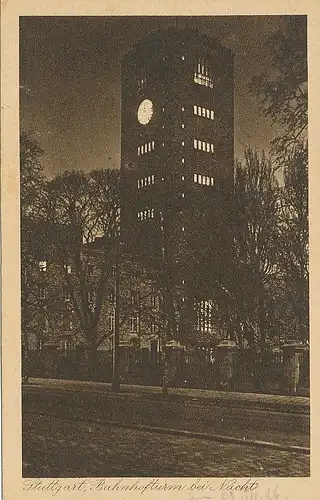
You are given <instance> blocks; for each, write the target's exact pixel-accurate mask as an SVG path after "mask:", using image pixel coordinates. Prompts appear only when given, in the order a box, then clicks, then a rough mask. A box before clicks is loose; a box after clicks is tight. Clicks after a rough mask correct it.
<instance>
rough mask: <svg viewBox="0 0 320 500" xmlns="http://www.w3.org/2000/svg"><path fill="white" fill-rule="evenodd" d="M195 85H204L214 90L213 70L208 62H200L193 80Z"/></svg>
mask: <svg viewBox="0 0 320 500" xmlns="http://www.w3.org/2000/svg"><path fill="white" fill-rule="evenodd" d="M193 80H194V82H195V83H198V84H199V85H204V86H205V87H209V88H213V80H212V77H211V69H210V67H209V64H208V62H207V61H201V60H200V61H198V64H197V66H196V70H195V73H194V78H193Z"/></svg>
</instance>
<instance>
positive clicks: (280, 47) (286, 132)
mask: <svg viewBox="0 0 320 500" xmlns="http://www.w3.org/2000/svg"><path fill="white" fill-rule="evenodd" d="M267 47H268V48H269V53H270V54H271V61H270V71H269V72H268V73H265V74H262V75H260V76H258V77H255V78H254V79H253V81H252V88H253V89H254V91H255V92H258V93H259V95H260V96H261V98H262V106H263V109H264V112H265V114H266V116H268V117H270V118H271V119H272V121H273V123H274V124H275V125H277V126H278V127H279V129H280V130H279V134H278V136H277V137H276V138H275V139H274V140H273V141H272V143H271V146H272V148H271V151H272V152H273V153H274V154H275V158H276V159H277V161H278V164H279V165H280V166H283V162H287V161H288V160H289V159H290V157H291V156H292V155H293V156H294V155H295V147H296V145H297V144H298V143H304V141H305V139H306V135H307V126H308V69H307V22H306V17H302V16H297V17H290V18H288V20H287V24H286V27H285V28H284V29H283V30H279V31H277V32H276V33H274V34H273V35H272V36H271V37H269V39H268V41H267Z"/></svg>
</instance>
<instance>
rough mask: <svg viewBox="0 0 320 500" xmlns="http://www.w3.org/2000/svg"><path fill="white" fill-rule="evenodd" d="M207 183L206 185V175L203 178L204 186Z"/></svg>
mask: <svg viewBox="0 0 320 500" xmlns="http://www.w3.org/2000/svg"><path fill="white" fill-rule="evenodd" d="M205 183H206V176H205V175H203V176H202V184H205Z"/></svg>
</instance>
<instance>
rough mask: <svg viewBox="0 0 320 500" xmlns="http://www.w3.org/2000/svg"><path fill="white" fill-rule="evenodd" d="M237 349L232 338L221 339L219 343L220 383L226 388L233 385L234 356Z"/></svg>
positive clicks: (218, 366) (230, 387) (218, 365)
mask: <svg viewBox="0 0 320 500" xmlns="http://www.w3.org/2000/svg"><path fill="white" fill-rule="evenodd" d="M237 349H238V347H237V345H236V343H235V342H233V341H232V340H221V342H220V343H219V345H217V368H218V383H219V386H220V387H221V388H223V389H225V390H230V389H232V387H233V376H234V357H235V354H236V351H237Z"/></svg>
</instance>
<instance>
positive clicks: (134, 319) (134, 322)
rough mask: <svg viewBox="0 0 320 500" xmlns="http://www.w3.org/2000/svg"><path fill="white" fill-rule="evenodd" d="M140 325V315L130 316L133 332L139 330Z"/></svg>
mask: <svg viewBox="0 0 320 500" xmlns="http://www.w3.org/2000/svg"><path fill="white" fill-rule="evenodd" d="M138 327H139V317H138V316H132V317H131V318H130V331H131V332H132V333H137V332H138Z"/></svg>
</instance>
